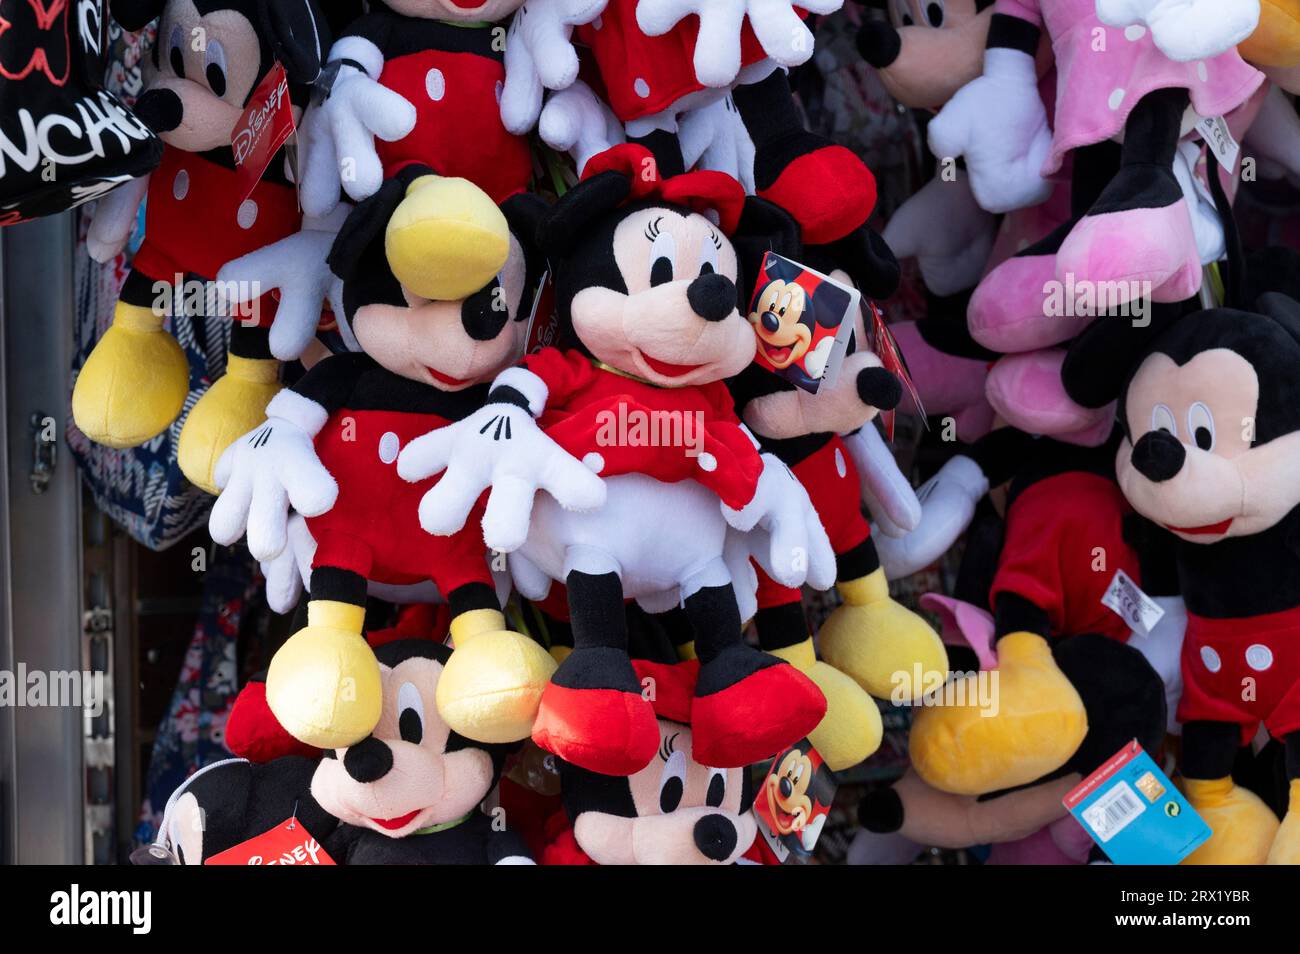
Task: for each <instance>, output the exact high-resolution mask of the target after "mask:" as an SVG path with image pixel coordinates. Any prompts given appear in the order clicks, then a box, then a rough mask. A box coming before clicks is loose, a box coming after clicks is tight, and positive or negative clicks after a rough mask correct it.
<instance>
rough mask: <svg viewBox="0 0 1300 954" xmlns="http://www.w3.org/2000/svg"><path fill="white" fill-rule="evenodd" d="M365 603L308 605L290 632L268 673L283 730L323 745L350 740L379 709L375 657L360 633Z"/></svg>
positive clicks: (364, 731)
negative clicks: (304, 619)
mask: <svg viewBox="0 0 1300 954" xmlns="http://www.w3.org/2000/svg"><path fill="white" fill-rule="evenodd" d="M365 615H366V611H365V608H364V607H361V606H353V605H351V604H349V603H336V602H334V601H332V600H313V601H312V602H311V603H309V604H308V605H307V625H306V627H304V628H303V629H300V630H299V631H298V632H296V633H294V634H293V635H292V636H290V637H289V639H288V641H287V642H285V644H284V645H283V646H281V647H280V649H279V651H278V652H277V653H276V654H275V657H274V658H273V659H272V660H271V668H270V669H269V670H267V673H266V701H267V704H268V705H269V706H270V707H271V711H272V712H274V713H275V717H276V719H278V720H279V722H280V725H282V726H284V729H285V731H286V732H288V733H289V734H290V735H292V736H293V737H294V738H295V739H298V740H299V741H300V742H305V743H307V744H308V745H314V746H316V747H317V748H321V749H339V748H344V747H346V746H349V745H354V744H356V743H357V742H360V741H361V740H362V739H364V738H365V737H366V736H368V735H369V734H370V733H371V732H372V731H373V730H374V728H375V725H376V723H378V722H379V715H380V712H381V711H382V710H383V704H384V698H383V684H382V682H381V680H380V677H379V663H378V662H377V661H376V660H375V654H374V653H373V652H372V651H371V649H370V646H369V645H368V644H367V643H366V641H365V639H364V638H363V637H362V635H361V626H362V623H363V622H364V621H365Z"/></svg>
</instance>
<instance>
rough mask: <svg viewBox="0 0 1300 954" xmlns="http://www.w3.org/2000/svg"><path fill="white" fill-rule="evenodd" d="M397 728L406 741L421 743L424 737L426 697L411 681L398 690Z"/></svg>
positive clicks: (414, 743) (415, 743)
mask: <svg viewBox="0 0 1300 954" xmlns="http://www.w3.org/2000/svg"><path fill="white" fill-rule="evenodd" d="M397 730H398V732H399V733H400V734H401V736H402V741H404V742H410V743H412V744H413V745H419V744H420V742H421V741H422V740H423V739H424V699H423V698H421V696H420V690H419V689H416V688H415V686H414V685H413V684H412V683H409V682H404V683H402V688H400V689H398V690H397Z"/></svg>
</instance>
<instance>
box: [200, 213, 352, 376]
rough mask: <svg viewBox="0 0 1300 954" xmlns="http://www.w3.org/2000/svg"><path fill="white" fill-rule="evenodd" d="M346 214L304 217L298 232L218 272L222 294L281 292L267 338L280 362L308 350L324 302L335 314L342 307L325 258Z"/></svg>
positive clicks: (256, 294)
mask: <svg viewBox="0 0 1300 954" xmlns="http://www.w3.org/2000/svg"><path fill="white" fill-rule="evenodd" d="M349 210H350V206H346V205H342V204H340V205H338V206H337V207H336V208H335V209H334V211H333V212H331V213H330V214H329V215H328V216H325V217H324V218H312V217H308V218H306V219H305V220H304V221H303V227H302V230H301V231H299V232H296V233H294V234H293V235H290V236H289V237H288V238H283V239H281V240H280V241H278V242H274V243H272V244H270V245H267V246H265V247H263V248H260V249H258V250H257V251H256V252H250V253H249V254H248V255H245V256H243V257H241V258H237V259H234V260H233V261H230V262H227V263H226V264H225V265H223V266H222V267H221V271H219V272H217V282H218V287H220V288H222V289H231V288H234V289H237V290H239V291H241V292H242V291H244V290H247V291H249V293H250V294H251V295H253V296H254V297H256V296H260V295H263V294H265V293H266V292H268V291H271V290H273V289H278V290H279V292H280V301H279V304H278V305H277V307H276V310H275V318H274V319H273V320H272V323H271V332H270V339H271V354H273V355H275V357H277V358H279V359H280V360H281V361H295V360H297V359H298V358H299V357H300V356H301V355H302V353H303V351H305V350H306V348H307V345H308V344H309V343H310V342H311V340H312V338H314V337H315V335H316V328H317V326H318V325H319V324H320V316H321V306H322V303H323V302H324V301H325V300H326V299H331V304H332V306H333V307H334V308H335V309H340V308H341V307H342V302H341V301H334V300H333V298H334V296H335V295H336V293H337V287H336V286H337V285H338V284H339V282H338V279H337V278H336V277H335V275H334V273H333V272H331V271H330V269H329V265H328V264H326V259H327V258H328V257H329V252H330V247H331V246H332V245H333V244H334V237H335V236H336V235H337V234H338V230H339V228H341V227H342V225H343V220H344V219H345V218H347V213H348V211H349ZM338 313H339V314H341V313H342V312H341V311H340V312H338Z"/></svg>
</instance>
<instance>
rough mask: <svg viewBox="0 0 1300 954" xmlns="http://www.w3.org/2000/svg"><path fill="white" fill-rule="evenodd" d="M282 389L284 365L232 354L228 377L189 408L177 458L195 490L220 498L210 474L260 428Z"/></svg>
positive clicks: (268, 360)
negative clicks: (238, 443) (233, 448)
mask: <svg viewBox="0 0 1300 954" xmlns="http://www.w3.org/2000/svg"><path fill="white" fill-rule="evenodd" d="M279 390H280V362H279V361H276V360H275V359H274V358H267V359H257V358H241V357H239V356H238V355H233V354H232V355H228V356H227V358H226V373H225V374H224V375H222V376H221V377H219V378H217V380H216V381H215V382H213V384H212V387H210V388H208V391H207V393H206V394H204V395H203V397H201V398H199V400H198V403H196V404H195V405H194V407H192V408H190V413H189V417H187V418H185V424H184V426H183V427H182V428H181V439H180V442H179V443H178V444H177V447H176V460H177V463H179V464H180V467H181V473H183V474H184V475H185V477H186V479H187V480H189V482H190V483H192V484H193V485H194V486H195V487H199V488H201V489H203V490H206V491H207V492H208V493H210V494H213V495H215V494H217V493H218V492H219V491H218V488H217V485H216V482H215V481H214V480H213V479H212V471H213V470H214V469H215V468H216V466H217V459H218V458H220V457H221V455H222V454H223V453H225V450H226V448H227V447H229V446H230V445H231V444H232V443H233V442H234V441H236V440H238V439H239V438H240V437H241V436H243V435H244V434H247V433H248V432H249V431H251V430H252V429H253V428H255V427H257V425H258V424H261V423H262V421H263V420H264V419H265V418H266V405H267V404H269V403H270V401H271V398H273V397H275V395H276V394H277V393H278V392H279Z"/></svg>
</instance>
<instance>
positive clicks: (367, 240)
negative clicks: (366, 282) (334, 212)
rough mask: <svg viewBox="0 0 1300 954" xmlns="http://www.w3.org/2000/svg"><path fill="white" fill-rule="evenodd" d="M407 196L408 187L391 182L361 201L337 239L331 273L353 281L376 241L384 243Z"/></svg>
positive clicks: (398, 182) (331, 250) (330, 258)
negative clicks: (386, 233)
mask: <svg viewBox="0 0 1300 954" xmlns="http://www.w3.org/2000/svg"><path fill="white" fill-rule="evenodd" d="M405 196H406V186H405V185H403V184H402V183H401V182H400V181H398V180H397V179H389V180H387V181H386V182H384V184H383V185H382V186H380V187H379V191H378V192H376V193H375V194H374V195H372V196H370V197H369V198H367V199H362V200H361V201H360V202H358V203H357V204H356V207H355V208H353V210H352V211H351V212H350V213H348V217H347V219H346V220H344V222H343V227H342V228H341V229H339V233H338V235H336V236H334V244H333V245H332V246H330V254H329V259H328V260H327V261H328V264H329V267H330V271H332V272H333V273H334V274H335V275H337V276H338V277H339V278H341V279H343V280H344V281H345V282H346V281H349V280H350V279H351V278H352V277H353V276H354V275H355V274H356V272H357V267H358V266H359V265H360V264H361V259H362V258H363V257H365V254H366V252H367V250H369V249H370V247H371V246H372V245H373V244H374V243H375V241H376V240H381V244H382V238H383V235H384V230H385V229H386V228H387V227H388V220H389V219H391V218H392V217H393V212H395V211H396V210H397V207H398V206H399V205H401V203H402V199H403V198H405Z"/></svg>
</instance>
